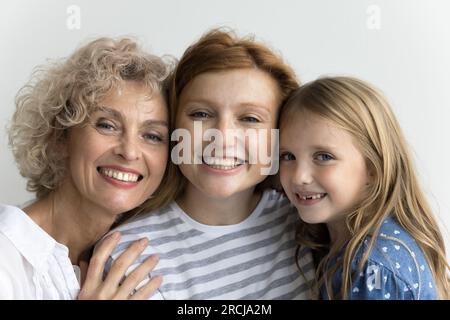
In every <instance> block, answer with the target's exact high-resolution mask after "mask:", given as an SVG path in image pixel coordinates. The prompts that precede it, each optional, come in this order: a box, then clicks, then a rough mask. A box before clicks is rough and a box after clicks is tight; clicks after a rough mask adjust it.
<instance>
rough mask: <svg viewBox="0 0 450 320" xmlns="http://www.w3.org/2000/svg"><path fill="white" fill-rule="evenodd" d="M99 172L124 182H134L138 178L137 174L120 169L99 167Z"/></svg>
mask: <svg viewBox="0 0 450 320" xmlns="http://www.w3.org/2000/svg"><path fill="white" fill-rule="evenodd" d="M100 173H101V174H102V175H104V176H107V177H110V178H114V179H116V180H120V181H124V182H136V181H138V179H139V175H137V174H134V173H125V172H121V171H116V170H112V169H106V168H100Z"/></svg>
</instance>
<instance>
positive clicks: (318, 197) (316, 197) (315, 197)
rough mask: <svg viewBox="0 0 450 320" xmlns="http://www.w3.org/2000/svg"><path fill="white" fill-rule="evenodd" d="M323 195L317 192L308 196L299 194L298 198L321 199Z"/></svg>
mask: <svg viewBox="0 0 450 320" xmlns="http://www.w3.org/2000/svg"><path fill="white" fill-rule="evenodd" d="M324 196H325V193H318V194H313V195H310V196H300V195H299V198H300V199H302V200H316V199H321V198H323V197H324Z"/></svg>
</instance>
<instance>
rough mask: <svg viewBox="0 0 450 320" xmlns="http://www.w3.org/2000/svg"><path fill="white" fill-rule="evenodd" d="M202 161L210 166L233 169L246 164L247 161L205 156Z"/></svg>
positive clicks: (219, 168)
mask: <svg viewBox="0 0 450 320" xmlns="http://www.w3.org/2000/svg"><path fill="white" fill-rule="evenodd" d="M202 162H203V163H204V164H205V165H207V166H208V167H211V168H213V169H218V170H232V169H235V168H237V167H239V166H242V165H243V164H245V161H244V160H241V159H237V158H225V159H224V158H217V157H203V158H202Z"/></svg>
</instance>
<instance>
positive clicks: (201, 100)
mask: <svg viewBox="0 0 450 320" xmlns="http://www.w3.org/2000/svg"><path fill="white" fill-rule="evenodd" d="M190 103H193V104H195V103H201V104H207V105H209V106H212V107H215V106H217V104H216V103H215V102H214V101H212V100H209V99H205V98H194V99H188V100H186V101H185V102H184V104H185V105H186V104H190ZM238 106H239V107H240V108H242V107H247V108H257V109H259V108H260V109H262V111H264V112H267V113H268V114H270V108H268V107H266V106H264V105H261V104H258V103H254V102H251V101H246V102H242V103H240V104H239V105H238Z"/></svg>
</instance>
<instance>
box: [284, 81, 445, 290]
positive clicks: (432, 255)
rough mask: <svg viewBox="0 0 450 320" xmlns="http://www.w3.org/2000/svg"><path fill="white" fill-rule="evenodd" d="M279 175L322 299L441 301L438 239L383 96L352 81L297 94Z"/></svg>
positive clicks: (314, 85)
mask: <svg viewBox="0 0 450 320" xmlns="http://www.w3.org/2000/svg"><path fill="white" fill-rule="evenodd" d="M280 131H281V132H280V159H281V161H280V177H281V183H282V186H283V188H284V190H285V192H286V194H287V195H288V197H289V199H290V200H291V202H292V203H293V204H294V205H295V207H296V208H297V210H298V212H299V215H300V217H301V219H302V222H301V224H300V225H299V227H298V229H297V239H298V242H299V243H300V244H301V245H304V246H306V247H310V248H311V249H312V250H313V252H314V259H315V263H316V266H317V271H316V286H315V287H316V292H317V294H318V295H319V297H320V298H322V299H438V298H440V299H447V298H448V292H449V289H450V286H449V277H448V270H449V269H448V268H449V265H448V263H447V261H446V257H445V248H444V241H443V238H442V235H441V233H440V231H439V228H438V225H437V223H436V220H435V218H434V216H433V214H432V212H431V210H430V207H429V205H428V203H427V201H426V198H425V196H424V193H423V192H422V190H421V188H420V186H419V182H418V179H417V176H416V173H415V171H414V167H413V162H412V158H411V156H410V153H409V151H408V147H407V143H406V140H405V138H404V136H403V134H402V132H401V129H400V126H399V124H398V122H397V120H396V118H395V116H394V114H393V112H392V110H391V108H390V107H389V104H388V103H387V102H386V100H385V98H384V97H383V96H382V95H381V94H380V93H379V92H377V91H376V90H375V89H374V88H372V87H371V86H370V85H369V84H367V83H365V82H363V81H361V80H358V79H354V78H350V77H333V78H321V79H319V80H316V81H313V82H311V83H309V84H307V85H304V86H303V87H301V88H300V89H298V90H297V91H296V92H294V94H293V95H292V96H291V98H290V99H289V100H288V101H287V103H286V104H285V106H284V109H283V110H282V111H281V119H280Z"/></svg>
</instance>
